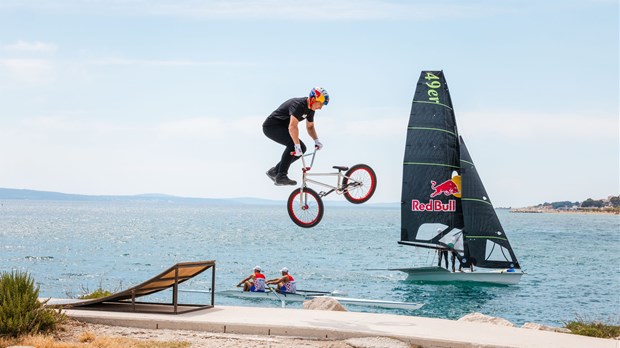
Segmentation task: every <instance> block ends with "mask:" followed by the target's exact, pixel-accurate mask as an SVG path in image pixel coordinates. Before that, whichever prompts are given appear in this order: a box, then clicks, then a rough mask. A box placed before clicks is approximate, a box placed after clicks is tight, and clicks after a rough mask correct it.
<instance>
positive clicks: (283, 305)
mask: <svg viewBox="0 0 620 348" xmlns="http://www.w3.org/2000/svg"><path fill="white" fill-rule="evenodd" d="M265 286H266V287H267V288H268V289H269V290H271V292H273V294H274V295H275V296H276V298H277V299H278V300H280V302H282V308H284V307H285V306H286V302H285V301H284V300H283V299H281V298H280V296H278V293H277V292H276V290H275V289H274V288H272V287H271V286H269V284H265Z"/></svg>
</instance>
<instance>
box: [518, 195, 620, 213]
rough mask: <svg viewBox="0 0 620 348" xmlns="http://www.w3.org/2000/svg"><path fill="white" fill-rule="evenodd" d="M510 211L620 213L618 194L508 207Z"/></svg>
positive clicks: (619, 197)
mask: <svg viewBox="0 0 620 348" xmlns="http://www.w3.org/2000/svg"><path fill="white" fill-rule="evenodd" d="M510 212H511V213H554V214H614V215H619V214H620V196H609V197H607V198H604V199H599V200H594V199H591V198H588V199H587V200H585V201H583V202H569V201H563V202H553V203H543V204H539V205H536V206H530V207H523V208H514V209H510Z"/></svg>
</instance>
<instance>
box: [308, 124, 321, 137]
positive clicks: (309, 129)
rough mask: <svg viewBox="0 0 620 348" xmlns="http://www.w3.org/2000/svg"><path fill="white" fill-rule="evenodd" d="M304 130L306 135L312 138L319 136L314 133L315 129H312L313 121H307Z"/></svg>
mask: <svg viewBox="0 0 620 348" xmlns="http://www.w3.org/2000/svg"><path fill="white" fill-rule="evenodd" d="M306 130H307V131H308V135H309V136H310V137H311V138H312V140H317V139H318V138H319V136H318V135H317V134H316V129H314V122H307V123H306Z"/></svg>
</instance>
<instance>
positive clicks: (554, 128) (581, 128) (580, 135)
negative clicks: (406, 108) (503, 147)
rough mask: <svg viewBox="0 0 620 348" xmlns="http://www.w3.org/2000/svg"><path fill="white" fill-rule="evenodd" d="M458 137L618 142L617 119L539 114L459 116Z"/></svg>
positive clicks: (475, 113)
mask: <svg viewBox="0 0 620 348" xmlns="http://www.w3.org/2000/svg"><path fill="white" fill-rule="evenodd" d="M457 123H458V125H459V133H460V134H461V135H465V136H467V137H470V136H489V135H492V136H496V137H508V138H513V139H514V138H524V139H530V138H540V137H545V138H548V139H556V138H569V139H608V140H613V139H616V141H617V140H618V128H619V120H618V117H617V115H616V116H615V117H614V116H611V115H604V114H601V113H597V112H592V113H591V114H576V113H575V114H553V113H536V112H530V113H526V112H513V111H509V112H505V111H497V112H493V111H484V112H464V113H460V114H459V115H458V120H457Z"/></svg>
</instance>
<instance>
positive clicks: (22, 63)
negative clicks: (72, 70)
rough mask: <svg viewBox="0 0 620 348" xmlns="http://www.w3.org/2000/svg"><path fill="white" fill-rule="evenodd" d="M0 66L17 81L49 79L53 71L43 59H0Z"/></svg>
mask: <svg viewBox="0 0 620 348" xmlns="http://www.w3.org/2000/svg"><path fill="white" fill-rule="evenodd" d="M0 67H2V68H4V69H6V70H7V71H8V72H9V74H10V75H12V76H13V77H14V78H15V79H17V80H19V81H22V82H27V83H35V84H36V83H43V82H47V81H49V80H50V79H51V78H52V77H53V73H54V70H53V66H52V64H51V63H50V62H49V61H48V60H45V59H0Z"/></svg>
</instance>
